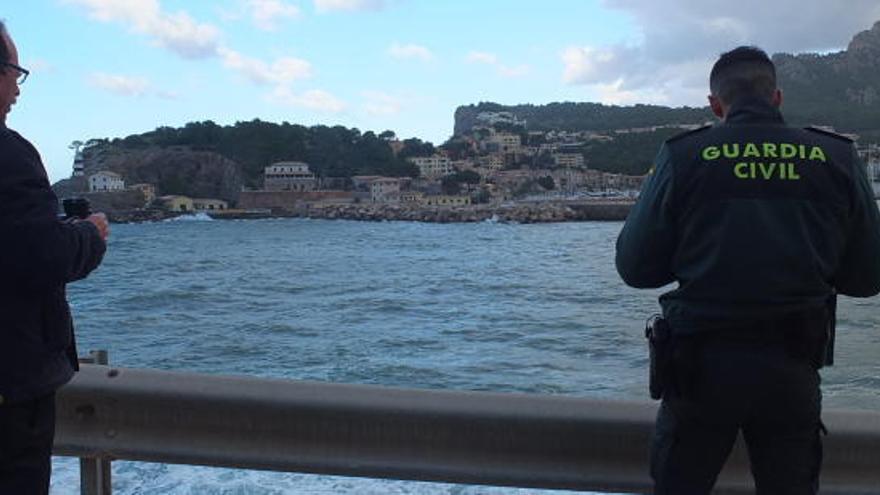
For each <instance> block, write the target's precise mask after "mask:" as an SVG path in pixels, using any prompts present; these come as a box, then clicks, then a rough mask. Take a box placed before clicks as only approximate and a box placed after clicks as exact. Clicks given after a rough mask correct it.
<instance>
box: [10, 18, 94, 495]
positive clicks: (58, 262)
mask: <svg viewBox="0 0 880 495" xmlns="http://www.w3.org/2000/svg"><path fill="white" fill-rule="evenodd" d="M27 76H28V71H27V69H24V68H23V67H21V65H19V60H18V50H17V49H16V46H15V43H13V41H12V38H10V36H9V33H8V32H7V31H6V27H5V25H4V24H3V22H2V21H0V233H2V237H0V494H4V495H5V494H10V495H11V494H15V495H39V494H45V493H48V491H49V473H50V456H51V452H52V441H53V437H54V431H55V391H56V390H57V389H58V387H60V386H61V385H63V384H64V383H66V382H67V381H68V380H70V378H71V377H72V375H73V372H74V370H75V369H76V368H77V358H76V351H75V348H74V342H73V326H72V324H71V319H70V310H69V308H68V306H67V301H66V299H65V292H64V289H65V284H66V283H68V282H72V281H74V280H78V279H81V278H83V277H85V276H86V275H87V274H88V273H89V272H91V271H92V270H93V269H95V268H96V267H97V266H98V264H99V263H100V262H101V259H102V257H103V255H104V251H105V239H106V237H107V233H108V227H107V219H106V218H105V217H104V215H103V214H94V215H92V216H90V217H88V218H87V219H84V220H82V221H76V222H73V221H67V222H64V221H59V220H58V216H57V211H58V199H57V198H56V197H55V194H54V193H53V192H52V189H51V188H50V186H49V179H48V177H47V176H46V171H45V170H44V168H43V164H42V162H41V160H40V155H39V154H38V153H37V150H36V149H34V147H33V146H32V145H31V143H29V142H28V141H27V140H26V139H25V138H23V137H21V136H20V135H19V134H18V133H17V132H15V131H13V130H11V129H9V128H7V127H6V115H7V114H8V113H9V110H10V107H11V106H12V105H13V104H14V103H15V101H16V99H17V97H18V95H19V85H20V84H22V83H23V82H24V81H25V79H26V78H27Z"/></svg>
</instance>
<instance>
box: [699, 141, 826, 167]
mask: <svg viewBox="0 0 880 495" xmlns="http://www.w3.org/2000/svg"><path fill="white" fill-rule="evenodd" d="M700 155H701V156H702V157H703V160H705V161H707V162H708V161H713V160H718V159H721V158H727V159H733V160H735V159H738V158H759V159H770V158H781V159H783V160H790V159H792V158H797V159H800V160H810V161H816V162H822V163H825V162H826V161H827V159H826V155H825V150H823V149H822V147H820V146H808V145H805V144H792V143H723V144H719V145H714V146H706V147H705V148H703V152H702V153H701V154H700Z"/></svg>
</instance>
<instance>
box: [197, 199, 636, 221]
mask: <svg viewBox="0 0 880 495" xmlns="http://www.w3.org/2000/svg"><path fill="white" fill-rule="evenodd" d="M631 207H632V202H630V201H603V202H595V201H590V202H568V201H566V202H563V201H559V202H546V201H545V202H532V203H513V204H507V205H469V206H462V207H452V208H450V207H425V206H409V205H400V204H368V203H367V204H355V203H352V204H332V205H301V206H297V207H295V208H292V209H286V210H278V211H271V212H269V211H267V212H265V213H264V214H263V215H264V216H266V217H295V218H313V219H324V220H360V221H407V222H429V223H472V222H484V221H498V222H511V223H514V222H515V223H548V222H577V221H620V220H624V219H625V218H626V215H627V213H629V209H630V208H631ZM256 215H258V214H256ZM211 216H212V217H213V218H217V219H221V218H254V216H255V213H253V212H247V211H244V212H241V211H238V212H237V211H229V212H218V213H213V212H212V213H211Z"/></svg>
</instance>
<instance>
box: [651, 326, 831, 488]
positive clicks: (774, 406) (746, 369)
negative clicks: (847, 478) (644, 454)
mask: <svg viewBox="0 0 880 495" xmlns="http://www.w3.org/2000/svg"><path fill="white" fill-rule="evenodd" d="M674 356H675V357H674V363H675V364H674V367H675V369H676V373H675V377H674V381H675V383H674V384H673V391H672V393H670V394H669V395H670V396H669V397H666V398H664V400H663V402H662V404H661V406H660V410H659V412H658V417H657V423H656V429H655V433H654V442H653V446H652V451H651V475H652V477H653V478H654V482H655V493H656V494H657V495H697V494H708V493H710V492H711V490H712V487H713V485H714V484H715V480H716V478H717V477H718V474H719V472H720V471H721V468H722V467H723V465H724V463H725V461H726V460H727V457H728V455H729V454H730V452H731V450H732V447H733V444H734V442H735V440H736V437H737V434H738V433H739V431H740V430H741V431H742V432H743V438H744V439H745V442H746V445H747V447H748V453H749V459H750V462H751V469H752V474H753V476H754V479H755V486H756V489H757V491H756V493H757V494H758V495H770V494H773V495H786V494H798V495H800V494H810V495H813V494H816V493H817V492H818V486H819V470H820V467H821V463H822V443H821V437H820V434H821V431H823V430H824V427H823V426H822V423H821V420H820V412H821V395H820V391H819V374H818V372H817V371H816V369H815V367H814V365H813V364H812V363H811V362H810V360H809V359H808V358H806V357H805V356H803V355H798V353H793V352H791V349H790V346H789V345H788V344H787V342H786V339H785V337H784V336H783V335H782V334H781V333H778V332H777V333H771V334H767V333H753V334H737V333H730V334H722V335H712V334H708V335H705V336H696V337H686V338H683V339H681V345H677V346H676V351H675V354H674Z"/></svg>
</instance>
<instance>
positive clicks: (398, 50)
mask: <svg viewBox="0 0 880 495" xmlns="http://www.w3.org/2000/svg"><path fill="white" fill-rule="evenodd" d="M388 54H389V55H391V56H392V57H394V58H396V59H400V60H405V59H418V60H421V61H423V62H430V61H431V60H433V59H434V54H432V53H431V50H429V49H427V48H426V47H424V46H421V45H414V44H408V45H401V44H400V43H393V44H392V45H391V47H390V48H388Z"/></svg>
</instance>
